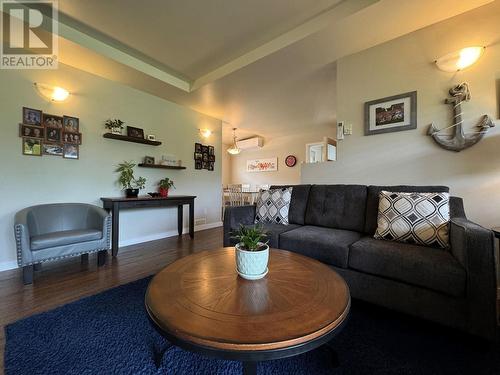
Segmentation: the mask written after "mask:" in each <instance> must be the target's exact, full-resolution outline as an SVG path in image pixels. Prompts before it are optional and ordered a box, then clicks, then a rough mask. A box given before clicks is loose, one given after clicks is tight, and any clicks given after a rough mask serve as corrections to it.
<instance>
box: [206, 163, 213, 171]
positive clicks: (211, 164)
mask: <svg viewBox="0 0 500 375" xmlns="http://www.w3.org/2000/svg"><path fill="white" fill-rule="evenodd" d="M207 169H208V170H209V171H213V170H214V162H212V161H209V162H208V168H207Z"/></svg>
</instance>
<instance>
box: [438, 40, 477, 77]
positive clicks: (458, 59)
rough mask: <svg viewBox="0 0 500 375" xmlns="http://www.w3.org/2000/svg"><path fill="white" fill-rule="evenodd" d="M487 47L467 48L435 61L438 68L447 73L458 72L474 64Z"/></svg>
mask: <svg viewBox="0 0 500 375" xmlns="http://www.w3.org/2000/svg"><path fill="white" fill-rule="evenodd" d="M485 49H486V47H479V46H474V47H466V48H462V49H461V50H459V51H455V52H451V53H448V54H447V55H444V56H443V57H440V58H439V59H437V60H436V61H435V63H436V65H437V67H438V68H439V69H441V70H443V71H445V72H458V71H460V70H463V69H465V68H468V67H469V66H471V65H472V64H474V63H475V62H476V61H477V60H479V58H480V57H481V56H482V55H483V53H484V50H485Z"/></svg>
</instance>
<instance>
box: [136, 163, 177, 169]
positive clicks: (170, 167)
mask: <svg viewBox="0 0 500 375" xmlns="http://www.w3.org/2000/svg"><path fill="white" fill-rule="evenodd" d="M137 166H138V167H142V168H157V169H186V167H180V166H178V165H161V164H144V163H141V164H138V165H137Z"/></svg>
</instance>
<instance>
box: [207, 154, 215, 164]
mask: <svg viewBox="0 0 500 375" xmlns="http://www.w3.org/2000/svg"><path fill="white" fill-rule="evenodd" d="M208 161H209V162H212V163H213V162H214V161H215V155H212V154H208Z"/></svg>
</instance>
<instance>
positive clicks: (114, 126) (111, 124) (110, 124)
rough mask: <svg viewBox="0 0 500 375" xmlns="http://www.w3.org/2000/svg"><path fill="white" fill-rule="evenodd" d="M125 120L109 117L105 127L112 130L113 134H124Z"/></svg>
mask: <svg viewBox="0 0 500 375" xmlns="http://www.w3.org/2000/svg"><path fill="white" fill-rule="evenodd" d="M123 124H124V122H123V121H122V120H120V119H116V118H115V119H114V120H112V119H108V120H106V122H105V123H104V127H105V128H106V129H108V130H110V131H111V133H112V134H119V135H121V134H122V130H123Z"/></svg>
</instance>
